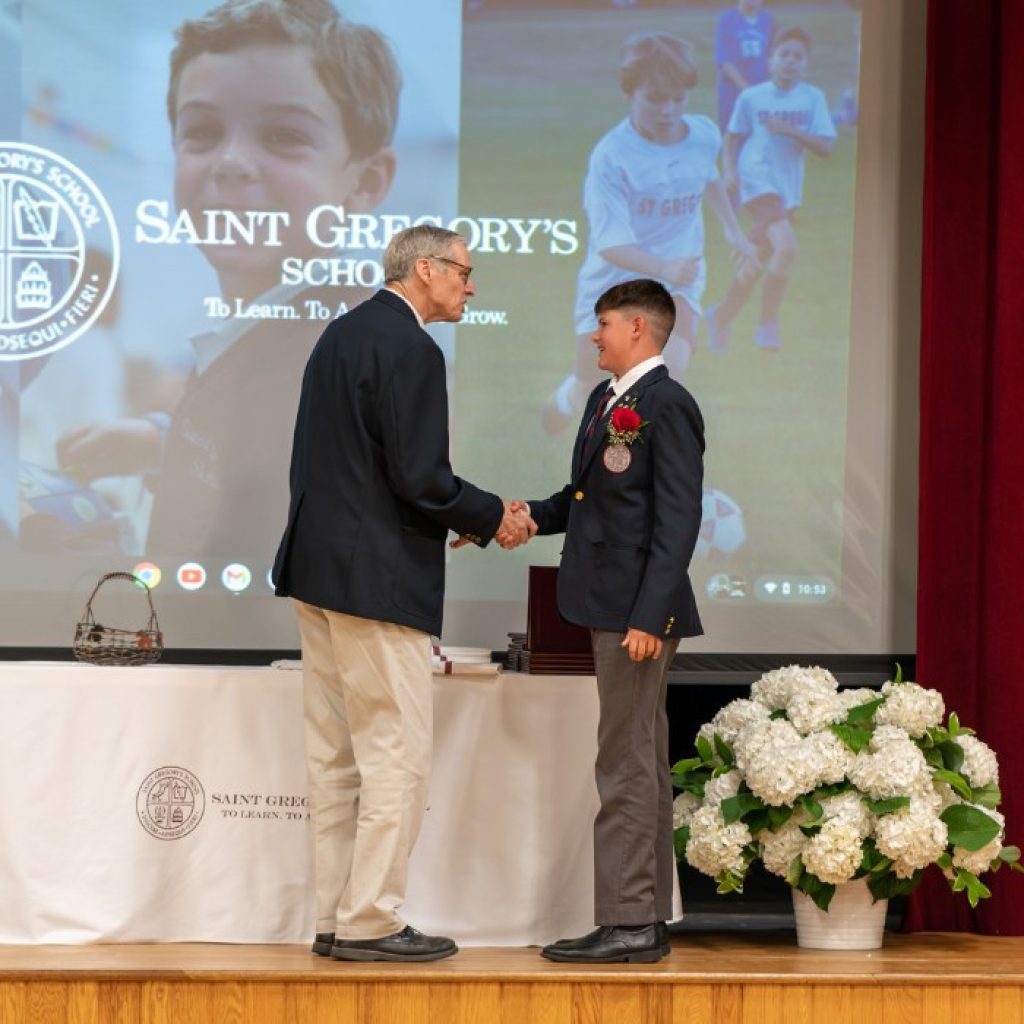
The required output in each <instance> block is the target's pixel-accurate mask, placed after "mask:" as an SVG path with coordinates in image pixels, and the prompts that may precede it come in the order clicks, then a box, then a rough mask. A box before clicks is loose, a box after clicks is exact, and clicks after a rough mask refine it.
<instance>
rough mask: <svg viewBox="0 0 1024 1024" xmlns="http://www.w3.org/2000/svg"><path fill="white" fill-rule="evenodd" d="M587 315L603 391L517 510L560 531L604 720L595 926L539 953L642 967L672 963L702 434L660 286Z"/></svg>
mask: <svg viewBox="0 0 1024 1024" xmlns="http://www.w3.org/2000/svg"><path fill="white" fill-rule="evenodd" d="M595 312H596V313H597V318H598V327H597V330H596V331H595V332H594V334H593V336H592V341H593V342H594V344H595V345H596V347H597V351H598V366H599V367H600V368H601V369H602V370H604V371H605V372H607V373H611V374H612V378H611V380H610V381H604V382H602V383H601V384H599V385H598V386H597V387H596V388H595V389H594V391H593V392H592V393H591V395H590V398H589V399H588V401H587V405H586V409H585V411H584V414H583V420H582V422H581V424H580V428H579V432H578V434H577V437H576V445H575V447H574V449H573V456H572V475H571V479H570V482H569V483H568V484H566V486H565V487H564V488H562V490H561V491H559V492H558V493H557V494H554V495H552V496H551V497H550V498H547V499H545V500H542V501H531V502H528V503H522V505H523V507H524V508H525V509H528V510H529V513H530V515H531V516H532V517H533V519H534V520H535V521H536V523H537V527H538V532H539V533H542V534H552V533H562V532H564V533H565V546H564V548H563V551H562V561H561V566H560V568H559V572H558V607H559V610H560V612H561V614H562V615H563V617H564V618H566V619H568V620H569V621H570V622H575V623H577V624H578V625H581V626H588V627H589V628H590V630H591V639H592V643H593V648H594V662H595V665H596V670H597V687H598V695H599V698H600V708H601V711H600V724H599V727H598V754H597V765H596V775H597V788H598V794H599V796H600V800H601V807H600V811H599V812H598V815H597V818H596V820H595V822H594V885H595V900H594V914H595V923H596V924H597V926H598V927H597V928H596V930H595V931H593V932H591V933H589V934H588V935H585V936H583V937H581V938H578V939H568V940H562V941H560V942H556V943H554V944H552V945H549V946H546V947H544V949H543V950H542V955H543V956H545V957H546V958H547V959H549V960H557V961H562V962H571V963H605V962H612V961H627V962H636V963H652V962H654V961H657V960H659V959H661V957H662V956H664V955H665V954H666V953H667V952H668V951H669V945H668V929H667V926H666V924H665V922H666V921H667V919H668V918H669V917H670V916H671V910H672V906H671V904H672V877H673V876H672V873H673V872H674V871H675V858H674V854H673V846H672V786H671V778H670V773H669V764H668V718H667V714H666V711H665V688H666V682H667V675H668V667H669V665H670V663H671V661H672V657H673V655H674V654H675V651H676V648H677V646H678V644H679V639H680V638H681V637H689V636H698V635H700V633H701V632H702V630H701V624H700V618H699V617H698V614H697V607H696V603H695V601H694V597H693V591H692V589H691V587H690V581H689V577H688V575H687V569H688V566H689V563H690V557H691V555H692V553H693V549H694V545H695V544H696V542H697V533H698V531H699V529H700V522H701V486H702V478H703V453H704V424H703V421H702V419H701V414H700V410H699V409H698V408H697V403H696V402H695V401H694V399H693V397H692V396H691V395H690V394H689V392H688V391H686V389H685V388H684V387H682V385H680V384H678V383H677V382H676V381H674V380H672V379H671V378H670V377H669V375H668V370H667V369H666V367H665V362H664V359H663V358H662V354H661V352H662V349H663V347H664V345H665V342H666V341H667V339H668V337H669V335H670V334H671V332H672V327H673V324H674V321H675V306H674V303H673V301H672V297H671V295H669V293H668V291H667V290H666V289H665V288H664V286H663V285H661V284H659V283H658V282H657V281H652V280H646V279H642V280H633V281H626V282H623V283H622V284H617V285H615V286H614V287H612V288H610V289H608V291H606V292H605V293H604V294H603V295H602V296H601V297H600V298H599V299H598V300H597V303H596V305H595ZM513 507H516V506H513Z"/></svg>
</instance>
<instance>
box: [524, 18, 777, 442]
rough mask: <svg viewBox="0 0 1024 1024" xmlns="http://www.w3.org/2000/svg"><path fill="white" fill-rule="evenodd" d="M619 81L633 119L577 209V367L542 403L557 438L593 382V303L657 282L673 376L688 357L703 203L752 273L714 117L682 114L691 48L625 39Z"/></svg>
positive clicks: (702, 273) (593, 164) (602, 152)
mask: <svg viewBox="0 0 1024 1024" xmlns="http://www.w3.org/2000/svg"><path fill="white" fill-rule="evenodd" d="M619 81H620V84H621V86H622V91H623V93H624V94H625V96H626V100H627V102H628V104H629V115H628V117H626V119H625V120H623V121H620V122H619V123H618V124H617V125H615V127H614V128H612V129H611V131H609V132H608V133H607V134H606V135H604V136H603V137H602V138H601V139H600V140H599V141H598V143H597V145H596V146H595V147H594V150H593V152H592V153H591V155H590V164H589V167H588V169H587V176H586V179H585V181H584V184H583V205H584V208H585V209H586V212H587V217H588V220H589V224H590V235H589V239H588V244H587V254H586V258H585V261H584V263H583V266H582V268H581V270H580V273H579V279H578V282H577V290H576V308H575V313H574V318H575V330H576V368H575V370H574V372H573V373H571V374H569V376H568V377H566V378H565V380H564V381H563V382H562V384H561V385H560V386H559V387H558V388H557V389H556V391H555V392H554V394H553V395H552V396H551V397H550V398H549V399H548V402H547V405H546V406H545V408H544V414H543V420H544V426H545V428H546V429H547V430H548V431H549V432H551V433H555V432H557V431H559V430H561V429H563V428H564V427H565V426H567V425H568V424H569V423H570V422H575V421H576V420H577V419H578V418H579V414H580V411H581V410H582V408H583V405H584V402H585V400H586V397H587V395H588V394H589V393H590V391H591V390H592V389H593V387H594V385H595V384H596V383H597V381H598V379H599V376H600V371H599V370H598V369H597V367H596V363H595V361H594V354H593V348H594V346H593V344H592V342H591V340H590V338H591V334H592V332H593V327H594V302H595V301H596V300H597V298H598V297H599V296H600V295H603V294H604V293H605V292H606V291H607V290H608V289H609V288H611V287H612V286H613V285H616V284H619V283H620V282H622V281H626V280H628V279H630V278H633V277H649V278H654V279H656V280H658V281H660V282H661V283H662V284H663V285H664V286H665V287H666V288H667V289H668V291H669V292H670V293H671V295H672V297H673V299H674V300H675V304H676V326H675V330H674V331H673V333H672V336H671V337H670V338H669V341H668V344H667V345H666V347H665V361H666V362H667V363H668V367H669V370H670V372H671V373H672V375H673V376H674V377H676V378H678V377H679V376H680V375H681V374H682V372H683V371H684V370H685V369H686V365H687V363H688V362H689V360H690V355H691V353H692V351H693V345H694V340H695V337H696V327H697V323H698V321H699V318H700V314H701V306H700V298H701V295H702V293H703V291H704V285H705V280H706V275H707V271H706V267H705V263H704V216H703V199H704V197H705V196H706V197H707V200H708V204H709V205H710V206H711V208H712V209H713V210H714V212H715V214H716V215H717V217H718V219H719V220H720V221H721V223H722V227H723V229H724V231H725V237H726V240H727V242H728V243H729V245H730V246H731V247H732V248H733V251H734V254H735V256H736V258H737V260H738V264H739V265H740V266H743V265H747V264H749V265H752V266H756V261H757V256H756V251H755V248H754V246H753V245H752V244H751V243H750V242H749V241H748V239H747V238H746V237H745V236H744V234H743V232H742V230H741V229H740V226H739V223H738V222H737V220H736V215H735V213H734V212H733V209H732V206H731V204H730V203H729V200H728V197H727V195H726V192H725V189H724V187H723V185H722V182H721V179H720V178H719V174H718V154H719V150H720V149H721V144H722V140H721V133H720V132H719V130H718V127H717V125H716V124H715V123H714V121H712V120H711V119H710V118H707V117H704V116H703V115H701V114H687V113H684V111H685V109H686V100H687V94H688V93H689V92H690V90H691V89H693V87H694V86H695V85H696V84H697V66H696V64H695V62H694V59H693V48H692V47H691V45H690V44H689V43H688V42H686V40H684V39H680V38H679V37H678V36H674V35H671V34H669V33H667V32H647V33H643V34H641V35H635V36H631V37H630V38H629V39H627V40H626V42H625V45H624V46H623V51H622V61H621V64H620V68H619Z"/></svg>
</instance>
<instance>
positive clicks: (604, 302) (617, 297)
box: [594, 277, 676, 348]
mask: <svg viewBox="0 0 1024 1024" xmlns="http://www.w3.org/2000/svg"><path fill="white" fill-rule="evenodd" d="M612 311H615V312H625V311H629V312H635V313H642V314H643V315H644V316H645V317H647V323H648V325H649V326H650V329H651V334H652V335H653V336H654V340H655V341H656V342H658V344H659V345H660V346H661V347H662V348H664V347H665V342H667V341H668V336H669V335H670V334H671V333H672V328H673V327H675V323H676V304H675V302H674V301H673V299H672V296H671V295H669V293H668V289H666V288H665V286H664V285H663V284H661V283H660V282H658V281H652V280H651V279H650V278H649V277H640V278H636V279H635V280H632V281H623V282H622V283H621V284H616V285H613V286H612V287H611V288H609V289H608V290H607V291H606V292H605V293H604V294H603V295H602V296H601V297H600V298H599V299H598V300H597V302H595V303H594V312H595V313H596V314H597V315H598V316H600V315H601V314H602V313H610V312H612Z"/></svg>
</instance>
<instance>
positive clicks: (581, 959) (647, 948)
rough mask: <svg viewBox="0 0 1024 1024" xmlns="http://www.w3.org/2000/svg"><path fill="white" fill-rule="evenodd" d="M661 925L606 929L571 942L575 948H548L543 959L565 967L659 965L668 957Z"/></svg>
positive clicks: (607, 927) (597, 930)
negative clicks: (575, 965)
mask: <svg viewBox="0 0 1024 1024" xmlns="http://www.w3.org/2000/svg"><path fill="white" fill-rule="evenodd" d="M659 925H661V922H658V923H656V924H649V925H645V926H644V927H642V928H635V927H628V926H626V927H617V926H614V925H605V926H604V927H602V928H598V929H596V930H595V931H593V932H591V933H590V934H589V935H584V936H582V937H581V938H580V939H575V940H569V941H570V942H572V943H573V945H561V946H560V945H558V944H557V943H552V944H551V945H550V946H545V947H544V948H543V949H542V950H541V952H540V955H541V956H542V957H544V958H545V959H547V960H554V961H556V962H557V963H563V964H611V963H630V964H653V963H657V961H659V960H660V959H661V958H662V957H663V956H664V955H665V953H666V950H665V947H664V944H663V942H662V933H661V931H660V928H659ZM662 927H663V926H662Z"/></svg>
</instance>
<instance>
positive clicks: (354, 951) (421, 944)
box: [331, 925, 459, 962]
mask: <svg viewBox="0 0 1024 1024" xmlns="http://www.w3.org/2000/svg"><path fill="white" fill-rule="evenodd" d="M458 951H459V947H458V946H456V945H455V943H454V942H452V940H451V939H446V938H445V937H444V936H441V935H424V934H423V933H422V932H418V931H416V929H415V928H412V927H410V926H409V925H406V926H405V927H404V928H403V929H402V930H401V931H400V932H395V933H394V935H385V936H384V938H382V939H338V940H336V941H335V943H334V945H333V946H332V947H331V956H332V957H334V959H335V960H392V961H398V962H401V961H421V960H443V959H444V958H445V957H446V956H451V955H452V954H453V953H458Z"/></svg>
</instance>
